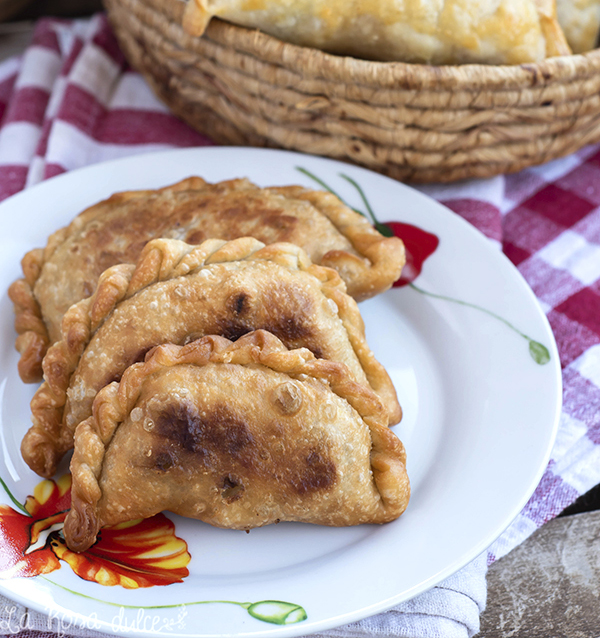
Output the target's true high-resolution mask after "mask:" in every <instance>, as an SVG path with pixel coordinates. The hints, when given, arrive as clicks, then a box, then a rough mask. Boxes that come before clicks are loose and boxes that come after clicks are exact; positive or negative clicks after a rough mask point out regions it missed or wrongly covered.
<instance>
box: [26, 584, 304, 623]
mask: <svg viewBox="0 0 600 638" xmlns="http://www.w3.org/2000/svg"><path fill="white" fill-rule="evenodd" d="M37 578H41V579H42V580H45V581H46V582H48V583H50V584H51V585H54V586H55V587H59V588H60V589H64V590H65V591H68V592H69V593H70V594H74V595H75V596H80V597H81V598H87V599H88V600H93V601H95V602H97V603H104V604H105V605H110V606H111V607H119V608H122V609H134V610H135V609H148V610H159V609H175V608H185V607H192V606H194V605H237V606H238V607H242V608H243V609H245V610H246V611H247V612H248V613H249V614H250V615H251V616H252V617H253V618H256V619H257V620H260V621H262V622H269V623H272V624H274V625H293V624H295V623H298V622H302V621H303V620H306V619H307V618H308V614H307V613H306V611H305V610H304V608H303V607H301V606H300V605H296V604H295V603H286V602H285V601H283V600H260V601H258V602H256V603H241V602H238V601H237V600H195V601H193V602H191V603H177V604H175V605H148V606H144V605H123V604H121V603H113V602H110V601H108V600H102V599H101V598H96V597H95V596H88V595H87V594H82V593H81V592H78V591H76V590H74V589H69V588H68V587H65V586H64V585H60V584H59V583H57V582H55V581H53V580H50V579H49V578H48V577H47V576H42V575H40V576H38V577H37Z"/></svg>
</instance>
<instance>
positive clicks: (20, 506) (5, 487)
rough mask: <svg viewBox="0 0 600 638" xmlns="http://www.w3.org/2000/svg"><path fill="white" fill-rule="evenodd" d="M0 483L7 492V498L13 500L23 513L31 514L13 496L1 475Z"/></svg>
mask: <svg viewBox="0 0 600 638" xmlns="http://www.w3.org/2000/svg"><path fill="white" fill-rule="evenodd" d="M0 483H1V484H2V487H3V488H4V491H5V492H6V493H7V494H8V498H10V500H11V501H12V502H13V504H14V506H15V507H18V508H19V510H20V511H21V512H23V514H26V515H27V516H31V514H30V513H29V512H28V511H27V510H26V509H25V508H24V507H23V505H21V503H19V501H17V499H16V498H15V497H14V496H13V493H12V492H11V491H10V490H9V489H8V485H7V484H6V483H5V482H4V480H3V479H2V477H0Z"/></svg>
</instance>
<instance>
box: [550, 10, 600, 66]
mask: <svg viewBox="0 0 600 638" xmlns="http://www.w3.org/2000/svg"><path fill="white" fill-rule="evenodd" d="M556 10H557V15H558V21H559V22H560V25H561V27H562V28H563V31H564V32H565V36H566V37H567V41H568V43H569V45H570V46H571V48H572V49H573V53H585V52H586V51H591V50H592V49H595V48H596V47H597V46H598V34H599V33H600V0H556Z"/></svg>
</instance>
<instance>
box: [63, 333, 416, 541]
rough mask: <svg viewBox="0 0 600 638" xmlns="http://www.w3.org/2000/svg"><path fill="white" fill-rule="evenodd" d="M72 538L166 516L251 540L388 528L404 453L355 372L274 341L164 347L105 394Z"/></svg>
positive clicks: (264, 336) (81, 438)
mask: <svg viewBox="0 0 600 638" xmlns="http://www.w3.org/2000/svg"><path fill="white" fill-rule="evenodd" d="M71 472H72V476H73V487H72V492H71V494H72V505H71V510H70V512H69V514H68V515H67V518H66V520H65V527H64V532H65V538H66V541H67V544H68V546H69V547H70V548H71V549H72V550H74V551H77V552H79V551H83V550H85V549H87V548H88V547H89V546H90V545H91V544H92V543H93V542H94V540H95V538H96V534H97V533H98V531H99V529H100V528H101V527H103V526H104V525H113V524H116V523H120V522H123V521H128V520H132V519H137V518H147V517H150V516H153V515H154V514H156V513H158V512H161V511H162V510H169V511H171V512H174V513H176V514H180V515H182V516H187V517H191V518H196V519H200V520H202V521H205V522H207V523H210V524H212V525H216V526H218V527H225V528H230V529H244V530H248V529H251V528H255V527H260V526H263V525H268V524H271V523H277V522H279V521H301V522H305V523H317V524H320V525H334V526H342V525H357V524H361V523H386V522H389V521H391V520H394V519H395V518H397V517H398V516H400V514H402V512H403V511H404V510H405V508H406V506H407V504H408V499H409V494H410V487H409V481H408V478H407V475H406V458H405V452H404V447H403V445H402V443H401V442H400V440H399V439H398V438H397V437H396V435H395V434H394V433H393V432H392V431H391V430H389V429H388V428H387V415H386V411H385V408H384V406H383V405H382V403H381V401H380V400H379V398H378V397H377V396H376V395H375V394H374V393H373V392H372V391H371V390H369V389H368V388H366V387H365V386H364V385H361V384H357V383H355V382H354V381H352V380H350V375H349V374H348V370H347V369H346V367H345V366H344V365H343V364H340V363H334V362H331V361H325V360H322V359H316V358H315V357H314V355H313V354H312V353H311V352H309V351H308V350H306V349H299V350H287V349H286V348H285V347H284V346H283V344H282V343H281V341H279V340H278V339H276V338H275V337H274V336H273V335H271V334H270V333H268V332H264V331H258V332H255V333H251V334H248V335H246V336H244V337H242V338H241V339H239V340H238V341H237V342H235V343H231V342H230V341H227V340H226V339H223V338H220V337H215V336H208V337H204V338H202V339H200V340H198V341H195V342H192V343H190V344H188V345H186V346H183V347H179V346H174V345H163V346H158V347H157V348H156V349H154V350H153V351H151V352H150V353H149V356H148V357H147V359H146V361H145V362H144V363H138V364H134V365H133V366H131V367H130V368H128V369H127V371H126V372H125V374H124V375H123V378H122V379H121V382H120V383H116V382H115V383H111V384H110V385H108V386H107V387H105V388H104V389H103V390H102V391H101V392H100V393H99V394H98V396H97V397H96V400H95V401H94V410H93V416H91V417H90V418H88V419H87V420H86V421H84V422H82V423H81V424H80V425H79V427H78V428H77V432H76V436H75V452H74V454H73V458H72V460H71Z"/></svg>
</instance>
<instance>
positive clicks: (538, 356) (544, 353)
mask: <svg viewBox="0 0 600 638" xmlns="http://www.w3.org/2000/svg"><path fill="white" fill-rule="evenodd" d="M296 169H297V170H298V171H300V172H301V173H302V174H303V175H306V176H307V177H309V178H310V179H312V180H313V181H314V182H316V183H317V184H319V185H320V186H322V187H323V188H324V189H326V190H328V191H329V192H330V193H332V194H333V195H335V196H336V197H337V198H338V199H339V200H340V201H342V202H344V204H346V206H349V204H348V203H347V202H345V201H344V200H343V199H342V198H341V197H340V196H339V195H338V194H337V193H336V192H335V191H334V190H333V188H331V186H329V185H328V184H327V183H326V182H324V181H323V180H322V179H321V178H320V177H317V176H316V175H313V174H312V173H311V172H310V171H308V170H307V169H305V168H302V167H301V166H296ZM339 175H340V177H342V178H343V179H345V180H346V181H347V182H348V183H350V184H351V185H352V186H353V187H354V188H355V189H356V191H357V192H358V194H359V195H360V198H361V199H362V201H363V203H364V205H365V207H366V209H367V213H368V215H366V214H365V213H364V212H363V211H361V210H358V209H357V208H352V210H353V211H355V212H356V213H358V214H359V215H362V216H363V217H370V218H371V220H372V221H373V225H374V226H375V228H377V230H378V231H379V232H380V233H381V234H382V235H384V236H385V237H392V236H393V235H394V233H393V231H392V229H391V228H390V227H389V226H387V225H386V224H382V223H381V222H379V221H378V220H377V217H376V215H375V212H374V211H373V208H372V207H371V204H370V203H369V200H368V198H367V196H366V194H365V192H364V191H363V189H362V188H361V186H360V184H358V183H357V182H356V181H355V180H354V179H352V178H351V177H350V176H348V175H345V174H344V173H340V174H339ZM409 285H410V286H411V288H413V290H416V291H417V292H420V293H421V294H422V295H427V296H428V297H434V298H435V299H443V300H444V301H450V302H452V303H456V304H459V305H461V306H468V307H469V308H475V309H476V310H479V311H480V312H485V313H486V314H487V315H489V316H490V317H494V318H495V319H497V320H498V321H501V322H502V323H503V324H505V325H507V326H508V327H509V328H510V329H511V330H514V331H515V332H516V333H517V334H518V335H520V336H521V337H523V339H526V340H527V342H528V344H529V354H530V355H531V358H532V359H533V360H534V361H535V362H536V363H537V364H539V365H544V364H546V363H548V362H549V361H550V352H549V351H548V348H546V346H544V345H543V344H541V343H540V342H539V341H535V340H534V339H532V338H531V337H529V336H528V335H526V334H525V333H523V332H521V331H520V330H518V329H517V328H516V327H515V326H513V324H512V323H510V322H509V321H507V320H506V319H504V317H501V316H500V315H497V314H496V313H494V312H491V311H490V310H486V309H485V308H482V307H481V306H478V305H476V304H472V303H469V302H467V301H461V300H460V299H454V298H453V297H447V296H446V295H438V294H435V293H433V292H428V291H427V290H423V289H422V288H419V287H418V286H415V285H414V283H410V284H409Z"/></svg>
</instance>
